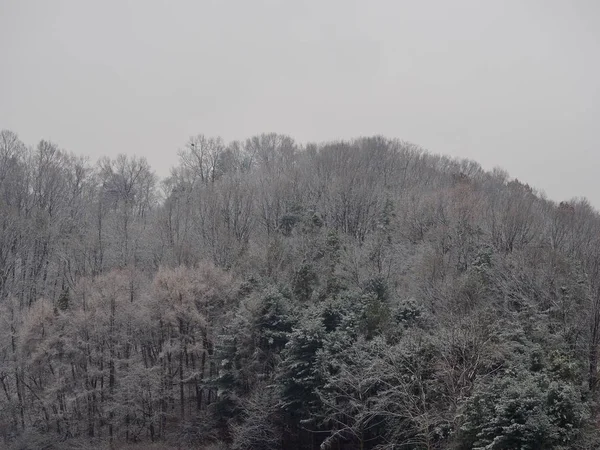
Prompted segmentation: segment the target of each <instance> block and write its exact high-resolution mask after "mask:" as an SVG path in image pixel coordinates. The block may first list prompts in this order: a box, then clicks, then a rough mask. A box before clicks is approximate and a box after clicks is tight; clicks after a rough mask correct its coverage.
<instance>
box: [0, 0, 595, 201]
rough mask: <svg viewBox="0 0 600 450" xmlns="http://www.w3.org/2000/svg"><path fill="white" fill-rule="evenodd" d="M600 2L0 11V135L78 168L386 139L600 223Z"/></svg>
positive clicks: (82, 4) (38, 5) (139, 4)
mask: <svg viewBox="0 0 600 450" xmlns="http://www.w3.org/2000/svg"><path fill="white" fill-rule="evenodd" d="M599 19H600V3H598V2H596V1H593V0H590V1H585V0H580V1H560V0H551V1H549V0H527V1H524V0H503V1H481V0H453V1H442V0H440V1H349V0H336V1H248V0H246V1H206V0H204V1H198V0H189V1H173V2H167V1H158V0H155V1H148V0H135V1H121V0H119V1H117V0H111V1H102V2H91V1H78V0H70V1H50V0H48V1H42V0H39V1H28V0H19V1H17V0H13V1H11V0H0V54H1V58H2V59H1V63H0V128H8V129H10V130H12V131H15V132H17V133H18V134H19V136H20V138H21V139H22V140H24V141H25V142H26V143H27V144H30V145H34V144H35V143H36V142H37V141H38V140H40V139H49V140H52V141H53V142H56V143H57V144H58V145H59V146H60V147H61V148H64V149H66V150H68V151H72V152H74V153H76V154H85V155H89V156H90V158H91V159H92V160H95V159H96V158H98V157H99V156H102V155H107V156H114V155H116V154H118V153H128V154H137V155H143V156H146V157H147V158H148V160H149V162H150V163H151V165H152V166H153V168H154V169H155V170H156V171H157V173H158V174H159V175H160V176H166V175H167V174H168V172H169V168H170V166H171V165H173V164H175V162H176V153H177V150H178V149H179V148H181V147H182V146H183V145H184V144H185V143H186V141H187V139H188V138H189V136H190V135H192V134H197V133H204V134H206V135H209V136H211V135H220V136H222V137H223V138H224V139H226V140H233V139H244V138H247V137H250V136H252V135H254V134H257V133H262V132H271V131H274V132H278V133H285V134H289V135H290V136H292V137H293V138H295V139H296V140H297V141H300V142H306V141H323V140H331V139H341V138H352V137H357V136H365V135H373V134H383V135H385V136H386V137H398V138H401V139H405V140H409V141H411V142H414V143H416V144H419V145H421V146H423V147H424V148H426V149H428V150H429V151H431V152H434V153H443V154H447V155H453V156H458V157H466V158H470V159H474V160H476V161H478V162H480V163H481V164H482V165H483V166H484V168H486V169H491V168H493V167H494V166H500V167H502V168H505V169H506V170H508V171H509V173H510V174H511V176H513V177H517V178H519V179H520V180H521V181H524V182H527V183H529V184H530V185H532V186H533V187H536V188H539V189H541V190H543V191H545V192H546V193H547V195H548V196H549V197H550V198H552V199H555V200H563V199H567V198H570V197H573V196H585V197H588V198H589V199H590V201H591V202H592V203H593V204H594V205H595V206H596V207H600V190H599V189H598V188H599V187H600V181H598V176H597V174H596V170H597V167H598V165H599V163H600V152H599V151H598V150H599V145H598V143H599V142H600V136H599V133H598V123H599V119H600V94H599V90H600V89H599V88H600V58H599V57H598V56H599V54H600V51H599V50H600V49H599V44H600V31H599V28H598V23H599V22H598V21H599Z"/></svg>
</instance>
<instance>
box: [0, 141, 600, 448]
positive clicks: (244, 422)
mask: <svg viewBox="0 0 600 450" xmlns="http://www.w3.org/2000/svg"><path fill="white" fill-rule="evenodd" d="M540 170H542V169H540ZM0 230H1V232H0V320H1V321H2V323H1V325H0V385H1V386H0V387H1V391H2V392H1V393H0V442H1V443H2V444H1V445H2V446H3V448H14V449H17V448H18V449H29V448H31V449H37V448H47V449H50V448H56V449H64V448H117V447H118V448H120V447H121V446H126V445H128V444H134V443H140V442H141V443H143V445H149V443H150V442H151V441H154V442H155V444H154V445H155V446H156V448H162V447H160V446H162V445H164V446H165V448H170V447H168V446H169V445H172V446H173V447H174V448H196V447H199V448H203V447H204V446H207V447H208V446H211V447H210V448H233V449H278V448H285V449H318V448H332V449H374V448H377V449H398V448H403V449H471V448H486V449H512V448H523V449H525V448H528V449H540V448H544V449H560V448H562V449H566V448H580V449H586V448H587V449H592V448H598V447H599V446H600V440H599V439H600V434H599V432H598V430H597V425H596V424H597V420H598V411H597V399H598V390H599V389H600V386H599V385H598V347H599V344H600V273H599V272H600V218H599V216H598V213H597V212H596V211H595V210H594V209H593V208H591V207H590V205H589V204H588V203H587V202H586V201H585V200H571V201H565V202H561V203H560V204H556V203H554V202H552V201H549V200H547V199H544V198H542V197H541V196H540V195H539V194H537V193H536V192H535V191H534V190H532V189H531V188H530V187H529V186H528V185H526V184H523V183H521V182H519V181H517V180H510V179H509V177H508V175H507V174H506V173H504V172H502V171H501V170H495V171H493V172H491V173H490V172H486V171H484V170H482V169H481V167H480V166H479V165H478V164H476V163H474V162H472V161H462V160H454V159H450V158H446V157H441V156H436V155H431V154H428V153H426V152H424V151H422V150H420V149H419V148H418V147H416V146H414V145H411V144H408V143H404V142H401V141H397V140H390V139H385V138H382V137H372V138H360V139H356V140H353V141H348V142H332V143H323V144H307V145H299V144H297V143H295V142H294V141H293V139H291V138H289V137H287V136H282V135H276V134H264V135H260V136H255V137H253V138H250V139H248V140H247V141H245V142H232V143H229V144H226V143H224V142H223V141H222V140H221V139H219V138H207V137H205V136H202V135H199V136H196V137H194V138H192V139H191V140H190V142H189V143H188V145H187V146H186V147H185V148H184V149H183V150H182V151H181V152H180V161H179V165H178V166H177V167H175V168H174V169H173V171H172V175H171V176H170V177H169V178H168V179H166V180H163V181H162V182H159V180H158V179H157V177H156V176H155V175H154V174H153V172H152V170H151V168H150V167H149V166H148V164H147V162H146V161H145V160H144V159H143V158H135V157H129V156H124V155H122V156H119V157H118V158H116V159H114V160H111V159H108V158H105V159H102V160H100V161H99V162H98V163H97V164H93V165H92V164H90V163H89V162H87V161H85V160H84V159H82V158H78V157H76V156H74V155H71V154H68V153H66V152H64V151H61V150H59V149H58V148H57V147H56V145H54V144H52V143H49V142H46V141H42V142H40V143H39V145H38V146H37V147H36V148H28V147H26V146H25V145H24V144H23V143H21V142H20V141H19V139H18V138H17V136H16V135H15V134H14V133H11V132H8V131H3V132H2V133H1V134H0Z"/></svg>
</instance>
